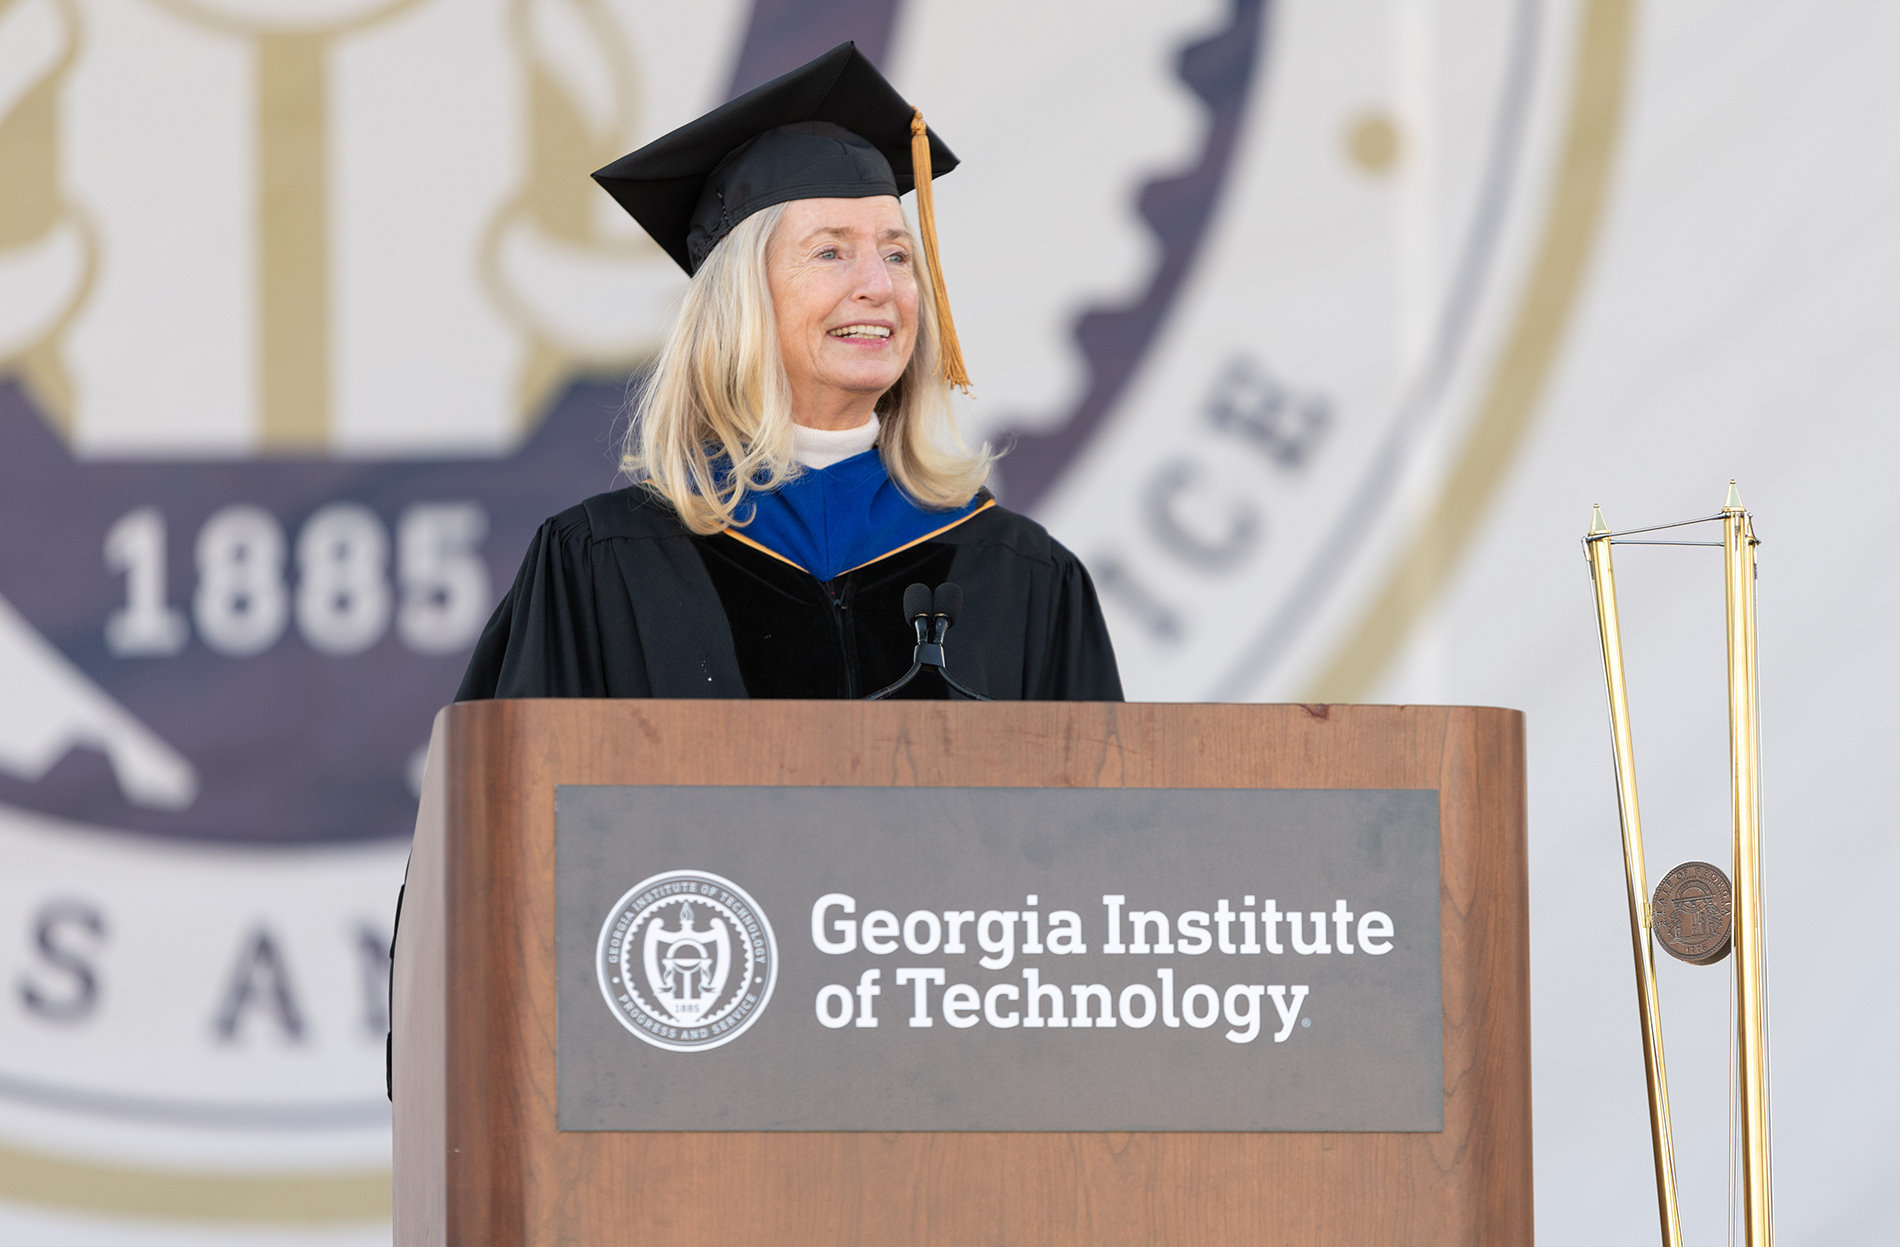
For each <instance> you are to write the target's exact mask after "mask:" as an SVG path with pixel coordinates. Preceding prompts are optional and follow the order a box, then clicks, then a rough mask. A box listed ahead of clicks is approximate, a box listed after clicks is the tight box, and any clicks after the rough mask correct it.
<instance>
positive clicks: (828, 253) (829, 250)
mask: <svg viewBox="0 0 1900 1247" xmlns="http://www.w3.org/2000/svg"><path fill="white" fill-rule="evenodd" d="M818 258H819V259H821V260H835V259H837V258H838V249H837V248H836V247H826V248H825V249H824V250H823V251H820V252H819V253H818Z"/></svg>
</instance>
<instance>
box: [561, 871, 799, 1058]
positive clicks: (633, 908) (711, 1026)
mask: <svg viewBox="0 0 1900 1247" xmlns="http://www.w3.org/2000/svg"><path fill="white" fill-rule="evenodd" d="M595 966H596V968H597V970H598V972H599V975H600V991H601V995H603V996H605V997H606V998H607V1005H608V1007H609V1008H611V1009H612V1010H613V1011H614V1016H615V1017H617V1018H619V1019H620V1024H621V1025H622V1026H624V1027H626V1028H627V1029H628V1030H630V1031H632V1032H633V1033H634V1034H636V1035H638V1036H639V1037H640V1038H642V1039H644V1040H646V1041H647V1042H648V1043H650V1044H652V1045H653V1046H654V1047H656V1048H665V1049H667V1050H668V1051H671V1052H703V1051H705V1050H706V1049H708V1048H717V1047H718V1046H719V1045H721V1044H724V1043H730V1042H731V1041H733V1040H734V1039H737V1038H738V1037H739V1036H740V1035H743V1034H744V1033H745V1031H746V1028H747V1027H749V1026H751V1025H752V1024H753V1023H754V1022H756V1021H758V1019H759V1015H760V1014H761V1013H763V1012H765V1006H766V1004H767V1002H769V1001H770V1000H771V999H772V987H773V984H774V983H776V982H777V980H778V942H777V940H776V939H775V938H774V936H773V935H772V924H771V922H770V921H769V920H768V919H767V918H766V916H765V911H763V910H761V909H760V908H759V905H758V902H757V901H754V900H753V899H752V897H751V896H750V895H748V894H747V893H746V891H745V889H743V888H741V887H740V886H739V885H738V884H736V883H734V882H733V881H732V880H730V879H726V878H723V877H721V876H719V875H714V874H708V873H707V872H705V871H703V870H672V871H667V872H666V873H665V874H659V875H654V876H652V877H651V878H648V879H642V880H641V881H640V882H639V883H637V884H635V885H634V886H633V887H631V888H629V889H628V890H627V894H626V895H625V896H622V897H621V898H620V900H619V901H617V902H616V903H615V904H614V907H613V909H612V910H611V911H610V912H609V913H608V915H607V921H606V922H605V923H604V924H602V926H601V928H600V944H599V948H598V951H597V953H596V955H595Z"/></svg>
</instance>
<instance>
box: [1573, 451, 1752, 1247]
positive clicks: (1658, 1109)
mask: <svg viewBox="0 0 1900 1247" xmlns="http://www.w3.org/2000/svg"><path fill="white" fill-rule="evenodd" d="M1716 521H1720V523H1721V524H1722V533H1723V539H1722V541H1721V542H1719V543H1718V542H1713V541H1675V540H1643V541H1635V540H1631V539H1630V536H1629V535H1618V534H1615V533H1612V532H1611V531H1610V527H1609V525H1608V524H1606V523H1604V521H1603V511H1602V509H1601V508H1598V509H1597V510H1596V511H1595V512H1594V513H1593V514H1592V516H1591V521H1590V531H1589V533H1588V534H1587V535H1586V536H1585V537H1584V539H1583V548H1584V554H1585V556H1586V558H1587V559H1588V561H1589V564H1590V575H1591V578H1592V580H1593V581H1594V582H1595V586H1596V604H1597V630H1598V636H1599V638H1600V640H1601V641H1602V646H1603V676H1604V681H1605V683H1606V685H1607V687H1608V691H1609V701H1610V745H1611V751H1612V753H1613V755H1614V758H1615V763H1616V799H1617V810H1618V813H1619V815H1620V817H1621V821H1622V827H1623V866H1624V877H1625V881H1626V883H1627V886H1628V891H1629V914H1630V944H1631V947H1632V949H1633V951H1634V952H1635V955H1636V1011H1637V1017H1638V1020H1639V1021H1640V1023H1641V1025H1642V1032H1643V1066H1644V1074H1645V1077H1646V1080H1647V1082H1648V1086H1649V1125H1650V1140H1651V1142H1652V1144H1653V1146H1654V1152H1655V1163H1656V1202H1657V1208H1658V1212H1659V1214H1660V1217H1661V1225H1662V1241H1663V1243H1664V1245H1665V1247H1681V1244H1682V1218H1681V1212H1680V1209H1679V1208H1678V1206H1677V1202H1676V1161H1675V1143H1674V1140H1673V1136H1672V1132H1671V1128H1670V1121H1669V1078H1668V1069H1667V1064H1666V1062H1665V1061H1664V1059H1663V1035H1662V1012H1661V1005H1660V1003H1659V1001H1658V999H1657V990H1656V954H1655V927H1656V912H1655V908H1654V906H1653V905H1652V904H1651V899H1650V892H1649V877H1648V873H1647V870H1646V868H1645V866H1644V863H1643V822H1642V815H1641V813H1640V811H1639V809H1638V805H1637V798H1636V756H1635V746H1634V743H1633V738H1632V735H1631V731H1630V712H1629V691H1628V688H1627V686H1626V684H1625V683H1624V678H1623V635H1622V629H1621V627H1620V625H1619V623H1618V619H1617V609H1616V573H1615V569H1614V566H1613V563H1612V561H1611V557H1610V548H1611V546H1612V545H1613V544H1615V545H1625V544H1631V545H1697V546H1716V545H1719V546H1720V547H1721V548H1722V551H1723V555H1724V565H1725V570H1726V580H1727V600H1728V615H1727V622H1728V627H1727V636H1728V687H1729V762H1730V776H1731V779H1732V794H1731V796H1732V804H1733V809H1734V843H1733V861H1732V866H1733V885H1732V895H1733V902H1732V904H1733V909H1732V916H1731V922H1732V927H1731V930H1732V935H1731V940H1732V948H1733V952H1734V961H1735V968H1734V973H1735V1011H1734V1019H1733V1022H1734V1026H1735V1032H1736V1043H1737V1051H1738V1052H1739V1054H1740V1062H1739V1065H1740V1069H1739V1072H1738V1081H1739V1083H1740V1094H1739V1099H1740V1104H1741V1146H1742V1164H1741V1170H1742V1200H1741V1204H1742V1241H1743V1243H1745V1244H1746V1245H1747V1247H1771V1244H1772V1243H1773V1241H1774V1219H1773V1205H1772V1201H1771V1199H1770V1192H1769V1154H1768V1153H1769V1147H1768V1143H1769V1140H1768V1054H1767V1012H1766V1000H1765V998H1764V986H1765V984H1764V982H1763V974H1762V967H1763V961H1764V951H1763V945H1762V922H1761V778H1760V770H1761V747H1760V739H1759V737H1760V716H1759V712H1758V705H1757V698H1756V660H1755V655H1756V647H1755V574H1756V567H1755V547H1756V545H1757V544H1759V543H1758V542H1757V541H1756V539H1755V532H1754V524H1753V522H1752V520H1751V518H1750V516H1749V514H1748V512H1747V511H1745V510H1743V509H1742V503H1741V496H1740V494H1739V493H1738V492H1737V490H1736V488H1735V482H1733V481H1730V482H1729V492H1728V498H1727V501H1726V502H1725V503H1724V504H1723V507H1722V510H1721V511H1720V512H1718V513H1717V514H1715V515H1712V516H1708V517H1705V518H1704V519H1701V520H1687V521H1684V522H1683V524H1664V525H1658V526H1656V527H1655V528H1647V529H1634V530H1631V533H1632V534H1633V533H1645V532H1657V531H1660V530H1662V529H1669V528H1678V527H1682V526H1684V525H1687V524H1699V523H1709V522H1716ZM1698 869H1702V870H1705V871H1707V873H1708V874H1710V875H1713V874H1715V873H1716V872H1714V871H1713V870H1712V869H1710V868H1707V867H1698ZM1671 951H1672V952H1673V951H1676V950H1675V949H1673V948H1672V949H1671ZM1678 955H1679V956H1683V957H1684V959H1685V960H1688V959H1689V958H1688V956H1687V955H1686V954H1682V953H1678Z"/></svg>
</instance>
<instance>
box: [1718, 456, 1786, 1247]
mask: <svg viewBox="0 0 1900 1247" xmlns="http://www.w3.org/2000/svg"><path fill="white" fill-rule="evenodd" d="M1722 544H1723V554H1724V556H1725V557H1724V564H1725V568H1726V572H1727V575H1726V580H1727V582H1728V707H1729V774H1730V778H1731V780H1732V786H1733V794H1732V800H1733V806H1734V814H1735V857H1734V866H1735V900H1734V932H1735V934H1734V942H1735V943H1734V949H1735V1025H1736V1032H1737V1042H1736V1051H1737V1053H1738V1054H1739V1065H1740V1069H1739V1079H1740V1084H1741V1087H1740V1098H1741V1118H1742V1122H1741V1125H1742V1241H1743V1243H1745V1244H1746V1245H1747V1247H1771V1244H1772V1243H1773V1242H1774V1236H1775V1231H1774V1220H1773V1216H1772V1210H1771V1205H1770V1200H1769V1169H1768V1052H1767V1040H1768V1028H1767V1018H1766V1012H1765V1004H1766V1002H1765V1001H1764V999H1763V992H1762V986H1763V984H1762V960H1763V950H1762V929H1761V745H1760V740H1759V735H1760V732H1761V720H1760V715H1759V707H1758V704H1757V698H1756V688H1755V532H1754V525H1753V524H1752V523H1751V522H1750V521H1749V517H1748V512H1746V511H1744V510H1743V509H1742V499H1741V494H1740V492H1739V491H1737V489H1736V488H1735V482H1734V481H1730V482H1729V486H1728V501H1727V502H1726V503H1724V504H1723V507H1722Z"/></svg>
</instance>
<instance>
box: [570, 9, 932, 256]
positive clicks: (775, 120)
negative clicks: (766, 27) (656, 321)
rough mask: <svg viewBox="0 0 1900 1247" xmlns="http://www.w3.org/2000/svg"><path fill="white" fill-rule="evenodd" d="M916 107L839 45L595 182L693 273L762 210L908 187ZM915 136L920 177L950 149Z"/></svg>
mask: <svg viewBox="0 0 1900 1247" xmlns="http://www.w3.org/2000/svg"><path fill="white" fill-rule="evenodd" d="M917 116H918V114H917V113H916V111H915V110H914V109H912V108H911V106H910V105H909V104H907V103H905V102H904V97H903V96H901V95H899V94H898V93H897V90H896V88H894V87H892V86H891V84H890V83H889V82H887V81H885V79H884V75H883V74H880V73H879V72H878V71H877V67H876V66H875V65H873V64H871V62H870V61H869V60H868V59H866V57H865V56H864V54H863V53H862V52H859V51H858V49H857V45H856V44H853V43H841V44H839V45H838V46H837V47H835V48H833V49H832V50H831V51H829V52H827V53H825V54H824V55H823V56H821V57H819V58H818V59H817V60H815V61H812V62H811V63H809V64H807V65H804V66H802V67H800V68H798V69H794V70H793V71H792V72H791V73H789V74H786V75H785V76H784V77H782V78H775V79H773V80H772V81H771V82H768V83H766V84H765V85H764V86H762V87H757V88H754V89H753V90H751V91H748V92H746V93H745V94H744V95H741V96H740V97H739V98H737V99H735V100H733V101H731V102H730V103H727V104H723V105H721V106H720V107H718V108H715V109H714V110H713V111H711V112H709V113H707V114H706V115H705V116H704V117H701V118H699V120H697V121H691V122H688V123H687V124H685V125H683V126H681V127H680V128H679V129H677V130H675V131H673V132H672V133H671V134H668V135H665V136H663V137H661V138H658V139H655V140H654V141H653V142H651V143H648V144H647V145H646V146H645V147H642V148H641V149H640V150H639V151H636V152H633V153H632V154H630V155H626V156H622V157H621V158H620V159H619V160H616V161H614V162H613V163H612V164H610V165H608V166H607V167H606V168H604V169H601V170H600V171H598V172H597V173H595V174H594V180H595V181H596V182H599V183H600V184H601V186H602V187H603V188H605V189H606V191H607V193H608V194H610V195H612V196H613V197H614V199H615V200H616V201H618V202H619V204H620V206H621V207H622V208H625V209H626V210H627V212H628V214H629V215H630V216H632V217H633V219H634V220H636V221H638V222H640V224H641V225H642V226H644V227H645V228H646V231H647V233H649V234H651V235H653V238H654V241H656V242H658V243H659V244H660V246H662V247H664V248H665V249H666V252H667V254H668V255H670V256H672V257H673V259H674V260H676V261H677V262H678V263H679V266H680V267H681V268H683V269H685V270H686V271H687V273H689V274H691V273H694V272H697V271H698V269H699V266H700V265H701V264H703V263H704V262H705V260H706V257H707V255H709V254H710V253H711V252H712V249H713V247H714V245H716V244H717V243H718V242H719V240H720V239H722V238H724V237H725V236H726V234H727V233H728V232H730V231H731V229H732V227H733V226H735V225H737V224H738V223H739V222H741V221H743V220H745V218H746V217H748V216H750V215H752V214H753V213H754V212H757V211H758V210H759V209H761V208H769V207H771V206H772V205H773V204H781V203H787V202H789V201H791V200H794V199H863V198H867V197H869V196H872V195H902V194H904V193H906V192H908V191H910V190H911V189H913V187H914V185H915V183H916V181H917V174H916V173H915V172H913V156H914V155H921V154H922V153H915V152H914V150H913V147H912V124H911V123H912V121H913V119H914V118H916V117H917ZM923 134H924V136H925V137H926V138H927V139H928V143H929V148H928V152H929V154H928V163H927V164H926V165H924V166H923V168H922V169H921V174H922V176H923V178H924V179H926V186H927V185H928V183H927V179H929V178H930V177H931V176H933V175H935V176H938V177H941V176H942V175H943V174H945V173H948V172H950V170H952V169H954V168H956V166H957V158H956V156H955V155H954V154H952V153H951V151H950V149H949V148H948V147H946V146H944V144H943V140H941V139H939V138H938V137H937V136H936V135H935V134H934V133H932V132H930V131H929V130H928V128H925V129H924V131H923ZM920 146H921V145H920ZM926 193H927V191H926ZM931 250H932V251H933V252H934V250H935V247H934V245H933V246H932V248H931Z"/></svg>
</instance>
